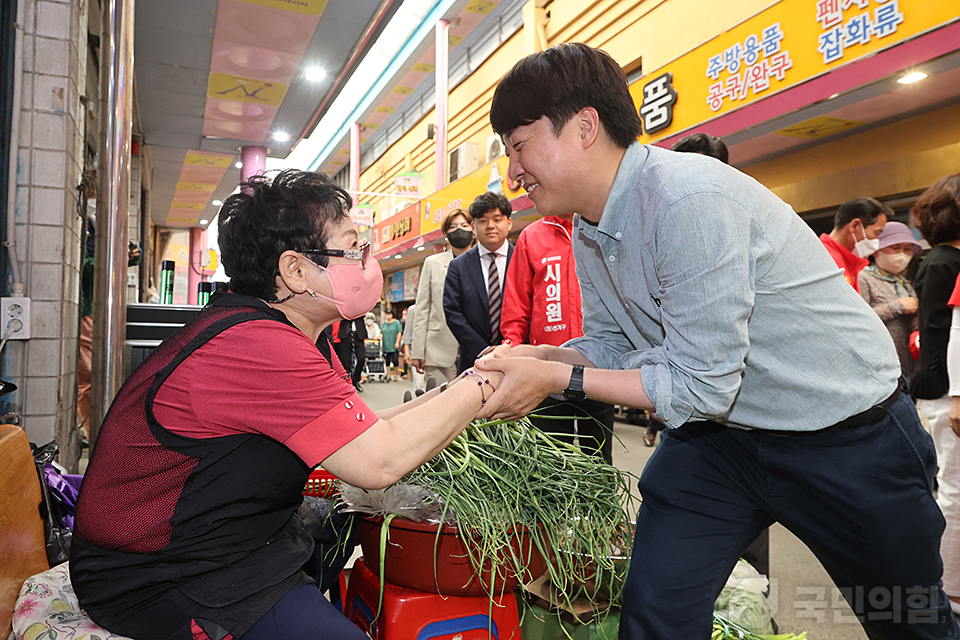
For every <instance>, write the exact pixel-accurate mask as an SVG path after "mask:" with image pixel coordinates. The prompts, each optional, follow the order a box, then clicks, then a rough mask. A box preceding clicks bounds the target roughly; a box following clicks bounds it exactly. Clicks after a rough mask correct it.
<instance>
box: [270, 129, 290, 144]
mask: <svg viewBox="0 0 960 640" xmlns="http://www.w3.org/2000/svg"><path fill="white" fill-rule="evenodd" d="M273 139H274V140H276V141H277V142H286V141H287V140H289V139H290V134H289V133H287V132H286V131H275V132H274V133H273Z"/></svg>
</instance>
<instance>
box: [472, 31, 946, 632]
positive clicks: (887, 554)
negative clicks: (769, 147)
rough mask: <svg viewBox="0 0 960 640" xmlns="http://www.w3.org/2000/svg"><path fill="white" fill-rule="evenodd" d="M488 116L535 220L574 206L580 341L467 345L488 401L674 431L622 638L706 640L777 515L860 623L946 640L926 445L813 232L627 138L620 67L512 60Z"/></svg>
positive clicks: (867, 320) (739, 177)
mask: <svg viewBox="0 0 960 640" xmlns="http://www.w3.org/2000/svg"><path fill="white" fill-rule="evenodd" d="M491 123H492V124H493V128H494V130H495V131H497V132H498V133H499V134H501V136H502V137H503V139H504V143H505V146H506V149H507V153H508V154H509V155H510V169H509V175H510V178H511V179H514V180H518V181H519V182H520V183H521V184H522V185H523V186H524V187H525V189H526V190H527V193H528V196H529V197H530V199H531V200H532V201H533V202H534V204H535V205H536V208H537V212H538V213H539V214H540V215H550V214H562V213H569V212H571V211H575V212H577V213H578V214H579V216H578V218H577V224H576V228H575V233H574V249H575V254H576V260H577V275H578V277H579V279H580V286H581V291H582V295H583V309H584V336H583V337H582V338H578V339H575V340H572V341H570V342H568V343H567V344H566V345H564V346H563V347H549V346H536V347H534V346H529V345H524V346H518V347H514V348H508V347H501V348H500V349H499V350H497V351H496V352H495V354H494V355H493V356H492V357H487V358H484V359H482V360H481V361H480V362H479V363H478V366H479V367H481V368H487V369H496V370H500V371H503V372H504V373H505V376H506V377H505V378H504V380H503V382H502V383H501V384H500V386H499V388H498V390H497V392H496V393H495V394H494V395H493V396H492V397H491V398H490V400H489V401H488V402H487V405H486V413H487V414H488V415H494V416H496V417H517V416H521V415H525V414H526V413H527V412H529V411H530V410H531V409H532V408H533V407H534V406H536V404H537V403H539V402H540V400H542V399H543V398H544V397H546V396H547V395H549V394H551V393H560V392H563V393H564V394H565V395H569V396H571V397H573V396H582V395H586V396H587V397H590V398H593V399H597V400H601V401H604V402H610V403H614V404H621V405H627V406H633V407H638V408H643V409H650V410H653V411H654V414H655V416H656V417H657V418H658V419H659V420H660V421H661V422H663V423H665V424H666V425H667V426H669V427H672V429H667V430H666V431H665V432H664V441H663V443H662V444H661V447H660V448H659V449H658V450H657V452H656V453H655V454H654V455H653V457H652V458H651V460H650V462H649V464H648V465H647V468H646V469H645V470H644V473H643V476H642V478H641V481H640V491H641V494H642V497H643V500H644V502H643V506H642V507H641V509H640V514H639V516H638V520H637V530H638V532H639V534H638V536H637V539H636V541H635V543H634V553H633V562H632V565H631V569H630V574H629V577H628V579H627V584H626V588H625V592H624V602H623V608H622V613H621V627H620V637H621V639H628V638H629V639H630V640H634V639H644V640H646V639H650V638H657V639H661V638H662V639H667V638H671V639H672V638H705V637H708V636H709V633H710V624H711V615H712V606H713V601H714V600H715V599H716V597H717V595H718V594H719V592H720V589H721V588H722V587H723V585H724V582H725V581H726V578H727V576H728V575H729V574H730V570H731V569H732V567H733V565H734V563H735V562H736V560H737V558H738V557H739V556H740V554H741V553H742V552H743V550H744V549H745V548H746V547H747V545H749V543H750V542H751V541H752V540H753V539H754V538H756V536H757V535H758V534H759V532H760V531H762V530H763V529H764V528H766V527H767V526H769V525H770V524H772V523H773V522H776V521H779V522H781V523H783V524H784V526H786V527H787V528H788V529H790V530H791V531H793V532H794V533H795V534H796V535H797V536H798V537H799V538H800V539H801V540H803V541H804V542H805V543H806V544H807V545H808V546H809V547H810V548H811V549H812V550H813V551H814V553H815V554H816V555H817V557H818V558H819V559H820V561H821V562H822V563H823V564H824V566H825V568H826V569H827V570H828V572H830V574H831V576H832V577H833V579H834V580H835V581H836V583H837V585H838V586H839V587H840V588H841V591H842V592H843V593H844V595H845V596H846V597H847V599H848V601H849V602H850V604H851V607H853V609H854V612H855V613H856V615H857V616H859V618H860V619H861V621H862V623H863V625H864V626H865V627H866V628H867V630H868V633H870V635H871V637H876V638H945V637H951V638H958V637H960V629H958V627H957V624H956V622H955V621H954V619H953V616H952V614H951V613H950V605H949V603H948V601H947V598H946V596H945V595H944V594H943V592H942V590H941V589H940V576H941V572H942V565H941V562H940V556H939V542H940V534H941V532H942V530H943V518H942V516H941V515H940V512H939V509H938V508H937V506H936V503H935V502H934V500H933V498H932V495H931V492H932V480H933V472H934V469H935V465H936V462H935V454H934V452H933V446H932V442H931V440H930V437H929V435H928V434H927V433H926V432H925V431H923V429H922V427H921V426H920V423H919V420H918V418H917V413H916V410H915V409H914V408H913V405H912V403H911V402H910V400H909V398H908V397H907V394H906V393H901V392H900V386H899V377H900V370H899V364H898V360H897V356H896V351H895V349H894V347H893V344H892V342H891V340H890V338H889V334H888V333H887V332H886V330H885V328H884V326H883V324H882V322H880V320H879V318H878V317H877V316H876V314H875V313H873V312H872V310H871V309H870V308H869V306H867V305H866V303H864V302H863V300H862V299H861V298H860V297H859V296H858V295H857V294H856V292H854V291H853V290H852V289H851V288H850V286H849V285H848V284H847V283H846V281H845V280H844V279H843V276H842V275H841V274H840V272H839V271H838V270H837V269H836V265H835V264H834V263H833V261H832V260H831V258H830V257H829V255H828V254H827V252H826V250H825V249H824V248H823V246H822V244H821V243H820V242H819V240H818V239H817V238H816V236H815V235H814V234H813V232H812V231H811V230H810V229H809V227H807V225H806V224H805V223H804V222H803V221H802V220H801V219H800V218H799V217H798V216H797V215H796V213H794V212H793V210H792V209H791V208H790V207H789V206H788V205H787V204H785V203H784V202H783V201H781V200H780V199H779V198H777V197H776V196H775V195H773V194H772V193H771V192H770V191H768V190H767V189H766V188H764V187H763V186H762V185H760V184H759V183H757V182H756V181H755V180H753V179H752V178H750V177H749V176H747V175H745V174H742V173H740V172H739V171H736V170H735V169H732V168H730V167H727V166H726V165H724V164H723V163H721V162H719V161H717V160H714V159H712V158H708V157H705V156H699V155H696V154H680V153H675V152H671V151H666V150H663V149H660V148H657V147H652V146H651V147H647V146H643V145H640V144H639V143H637V142H636V138H637V136H638V135H639V134H640V133H641V123H640V120H639V117H638V115H637V112H636V109H635V107H634V105H633V102H632V99H631V98H630V95H629V92H628V91H627V84H626V78H625V76H624V75H623V72H622V71H621V70H620V68H619V66H618V65H617V64H616V62H614V61H613V59H612V58H610V57H609V56H608V55H606V54H605V53H603V52H600V51H597V50H595V49H591V48H589V47H587V46H585V45H580V44H566V45H560V46H558V47H553V48H551V49H549V50H547V51H544V52H541V53H536V54H533V55H531V56H528V57H527V58H525V59H523V60H521V61H520V62H519V63H517V65H516V66H515V67H514V68H513V69H512V70H511V71H510V72H509V73H507V75H506V76H504V78H503V79H502V80H501V82H500V85H499V86H498V88H497V90H496V93H495V95H494V100H493V106H492V109H491ZM911 590H912V591H911ZM871 593H872V594H874V595H873V596H870V595H869V594H871ZM916 593H922V594H923V595H922V596H920V597H911V594H916Z"/></svg>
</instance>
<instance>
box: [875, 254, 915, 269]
mask: <svg viewBox="0 0 960 640" xmlns="http://www.w3.org/2000/svg"><path fill="white" fill-rule="evenodd" d="M874 259H875V260H876V261H877V266H878V267H880V268H881V269H883V270H884V271H887V272H888V273H893V274H897V273H900V272H902V271H903V270H904V269H906V268H907V265H908V264H910V256H909V255H907V254H906V253H893V254H889V253H878V254H877V255H876V256H875V258H874Z"/></svg>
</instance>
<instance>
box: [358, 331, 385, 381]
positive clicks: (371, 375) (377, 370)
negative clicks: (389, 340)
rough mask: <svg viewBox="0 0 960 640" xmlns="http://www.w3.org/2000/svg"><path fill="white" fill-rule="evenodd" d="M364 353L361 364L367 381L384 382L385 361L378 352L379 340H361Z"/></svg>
mask: <svg viewBox="0 0 960 640" xmlns="http://www.w3.org/2000/svg"><path fill="white" fill-rule="evenodd" d="M363 349H364V355H365V356H366V361H365V363H364V365H363V373H364V374H365V375H366V376H367V381H368V382H386V381H387V379H388V378H387V363H386V362H385V361H384V359H383V355H382V354H381V353H380V341H379V340H369V339H368V340H364V341H363Z"/></svg>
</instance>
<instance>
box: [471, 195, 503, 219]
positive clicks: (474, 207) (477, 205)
mask: <svg viewBox="0 0 960 640" xmlns="http://www.w3.org/2000/svg"><path fill="white" fill-rule="evenodd" d="M490 209H499V210H500V213H502V214H503V215H505V216H507V217H508V218H509V217H510V216H511V215H512V214H513V207H511V206H510V201H509V200H507V197H506V196H505V195H503V194H502V193H496V192H494V191H487V192H486V193H481V194H480V195H478V196H477V197H476V199H475V200H474V201H473V202H471V203H470V211H469V213H470V218H472V219H473V220H476V219H477V218H482V217H483V214H485V213H486V212H487V211H490Z"/></svg>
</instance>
